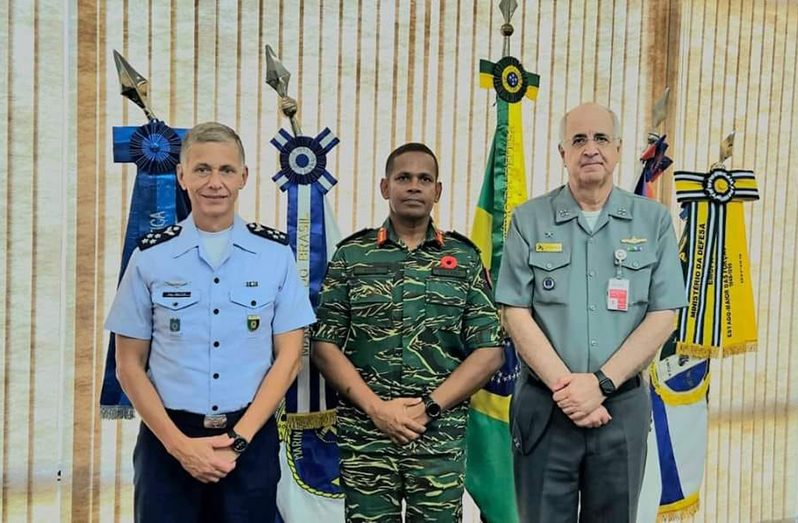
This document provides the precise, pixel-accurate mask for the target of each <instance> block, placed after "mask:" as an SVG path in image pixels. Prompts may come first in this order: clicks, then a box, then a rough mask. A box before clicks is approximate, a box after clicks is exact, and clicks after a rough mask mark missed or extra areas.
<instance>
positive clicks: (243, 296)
mask: <svg viewBox="0 0 798 523" xmlns="http://www.w3.org/2000/svg"><path fill="white" fill-rule="evenodd" d="M230 301H232V302H233V303H237V304H238V305H241V306H242V307H247V308H248V309H260V308H261V307H265V306H266V305H268V304H269V303H271V302H272V301H273V298H272V297H271V296H269V294H268V293H267V292H266V291H265V290H262V289H259V288H257V287H255V288H244V289H233V290H231V291H230Z"/></svg>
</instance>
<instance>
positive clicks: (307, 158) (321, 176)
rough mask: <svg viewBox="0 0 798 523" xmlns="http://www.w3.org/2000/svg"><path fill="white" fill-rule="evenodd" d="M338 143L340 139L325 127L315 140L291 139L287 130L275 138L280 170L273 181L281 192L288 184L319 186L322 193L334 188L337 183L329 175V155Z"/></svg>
mask: <svg viewBox="0 0 798 523" xmlns="http://www.w3.org/2000/svg"><path fill="white" fill-rule="evenodd" d="M336 144H338V138H336V136H335V135H334V134H332V132H330V130H329V129H327V128H325V129H324V130H323V131H322V132H320V133H319V135H318V136H316V137H315V138H314V137H312V136H292V135H291V134H289V133H287V132H286V131H284V130H282V129H281V130H280V132H279V133H278V134H277V136H275V137H274V138H273V139H272V145H274V146H275V147H276V148H277V149H278V150H279V151H280V171H279V172H278V173H277V174H275V175H274V176H273V177H272V179H273V180H274V181H275V182H277V184H278V185H279V186H280V189H282V190H285V189H286V188H287V187H288V186H289V185H311V184H314V183H317V182H318V183H319V186H320V187H321V188H322V190H323V192H325V193H326V192H327V191H328V190H329V189H330V187H332V186H333V185H335V183H336V180H335V178H333V176H332V175H331V174H330V173H329V172H327V153H328V152H329V151H330V150H331V149H332V148H333V147H335V146H336Z"/></svg>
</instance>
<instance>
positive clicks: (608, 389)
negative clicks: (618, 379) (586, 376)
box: [593, 370, 615, 397]
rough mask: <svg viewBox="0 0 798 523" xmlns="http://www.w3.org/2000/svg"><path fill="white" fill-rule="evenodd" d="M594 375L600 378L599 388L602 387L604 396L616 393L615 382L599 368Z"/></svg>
mask: <svg viewBox="0 0 798 523" xmlns="http://www.w3.org/2000/svg"><path fill="white" fill-rule="evenodd" d="M593 375H594V376H595V377H596V378H597V379H598V382H599V388H600V389H601V393H602V394H604V397H607V396H611V395H612V394H614V393H615V384H614V383H613V382H612V380H611V379H609V378H608V377H607V376H606V374H604V373H603V372H601V370H597V371H596V372H594V373H593Z"/></svg>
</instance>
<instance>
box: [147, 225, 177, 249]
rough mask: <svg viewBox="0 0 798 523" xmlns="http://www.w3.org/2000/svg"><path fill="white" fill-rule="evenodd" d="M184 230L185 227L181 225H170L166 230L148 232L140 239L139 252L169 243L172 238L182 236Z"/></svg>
mask: <svg viewBox="0 0 798 523" xmlns="http://www.w3.org/2000/svg"><path fill="white" fill-rule="evenodd" d="M182 230H183V227H181V226H180V225H170V226H169V227H166V228H164V229H158V230H155V231H152V232H148V233H147V234H145V235H144V236H142V237H141V238H139V242H138V243H139V250H142V251H144V250H147V249H149V248H150V247H155V246H156V245H159V244H161V243H164V242H168V241H169V240H171V239H172V238H177V237H178V236H180V231H182Z"/></svg>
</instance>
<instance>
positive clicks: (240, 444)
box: [227, 429, 249, 454]
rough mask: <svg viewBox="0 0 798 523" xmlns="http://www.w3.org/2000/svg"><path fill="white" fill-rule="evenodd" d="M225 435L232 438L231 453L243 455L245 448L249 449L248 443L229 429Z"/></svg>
mask: <svg viewBox="0 0 798 523" xmlns="http://www.w3.org/2000/svg"><path fill="white" fill-rule="evenodd" d="M227 435H228V436H230V437H231V438H233V444H232V445H230V447H231V448H232V449H233V452H235V453H236V454H243V453H244V451H245V450H247V447H249V441H247V440H245V439H244V437H243V436H242V435H241V434H239V433H237V432H236V431H234V430H233V429H230V430H228V431H227Z"/></svg>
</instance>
